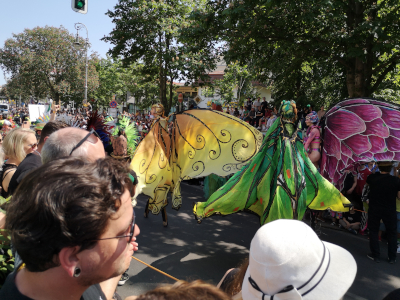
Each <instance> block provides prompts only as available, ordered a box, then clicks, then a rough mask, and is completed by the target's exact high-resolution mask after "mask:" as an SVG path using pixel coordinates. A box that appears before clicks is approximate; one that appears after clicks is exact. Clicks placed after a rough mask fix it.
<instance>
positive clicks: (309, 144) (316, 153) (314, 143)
mask: <svg viewBox="0 0 400 300" xmlns="http://www.w3.org/2000/svg"><path fill="white" fill-rule="evenodd" d="M306 123H309V124H308V125H309V127H308V128H307V131H306V135H305V137H304V142H303V144H304V148H305V150H306V152H307V153H308V157H309V158H310V160H311V161H312V163H313V164H314V165H315V166H316V167H318V162H319V160H320V159H321V154H320V153H321V147H320V143H321V137H320V131H319V130H320V127H319V126H318V125H317V124H318V123H319V118H318V115H317V113H316V112H315V111H313V112H311V113H310V114H308V115H307V116H306ZM310 123H311V124H313V125H310Z"/></svg>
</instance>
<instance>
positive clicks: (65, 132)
mask: <svg viewBox="0 0 400 300" xmlns="http://www.w3.org/2000/svg"><path fill="white" fill-rule="evenodd" d="M71 152H72V153H71ZM66 156H80V157H85V158H86V159H89V160H91V161H95V160H96V159H99V158H104V157H105V152H104V146H103V143H102V142H101V140H100V139H99V138H98V137H97V136H96V135H95V133H94V132H88V131H86V130H83V129H79V128H75V127H68V128H63V129H60V130H58V131H56V132H54V133H53V134H51V135H50V137H49V138H48V139H47V141H46V143H45V144H44V146H43V149H42V162H43V163H44V164H45V163H47V162H49V161H52V160H55V159H58V158H61V157H66Z"/></svg>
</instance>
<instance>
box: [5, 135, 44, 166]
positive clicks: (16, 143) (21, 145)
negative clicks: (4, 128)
mask: <svg viewBox="0 0 400 300" xmlns="http://www.w3.org/2000/svg"><path fill="white" fill-rule="evenodd" d="M36 149H37V140H36V135H35V132H34V131H33V130H30V129H27V128H15V129H13V130H11V131H10V132H9V133H8V134H7V135H6V137H5V138H4V141H3V151H4V155H5V156H6V157H8V158H9V159H10V158H11V159H14V160H16V162H17V163H18V164H19V163H21V161H23V160H24V158H25V156H27V155H28V154H29V153H32V152H33V151H35V150H36Z"/></svg>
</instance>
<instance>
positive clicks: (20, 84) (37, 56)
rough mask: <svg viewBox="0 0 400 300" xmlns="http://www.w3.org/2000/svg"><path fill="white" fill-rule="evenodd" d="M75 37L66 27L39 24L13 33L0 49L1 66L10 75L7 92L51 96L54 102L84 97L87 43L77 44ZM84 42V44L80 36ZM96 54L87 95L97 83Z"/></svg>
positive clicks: (37, 96)
mask: <svg viewBox="0 0 400 300" xmlns="http://www.w3.org/2000/svg"><path fill="white" fill-rule="evenodd" d="M74 41H75V38H74V36H73V35H72V34H70V33H69V32H68V31H67V30H66V29H65V28H63V27H60V28H56V27H49V26H46V27H36V28H34V29H25V30H24V31H23V32H22V33H19V34H13V37H12V38H10V39H8V40H6V41H5V43H4V47H3V48H0V66H1V67H2V69H3V71H4V73H5V75H9V76H10V78H9V82H8V84H7V87H8V88H7V91H8V93H9V94H10V95H13V96H14V97H15V95H21V96H24V97H25V98H28V97H29V96H31V95H32V96H34V97H36V98H44V97H46V96H49V97H51V98H52V99H53V100H55V101H57V102H58V101H59V100H61V101H68V100H74V101H75V102H76V103H78V104H79V103H80V102H81V101H82V100H83V98H84V82H85V57H86V54H85V46H80V47H77V48H76V47H74V46H73V43H74ZM80 42H81V45H84V44H85V41H84V40H83V39H80ZM96 62H97V56H96V55H95V54H92V55H91V58H90V61H89V66H88V94H90V93H92V92H93V91H94V90H95V89H96V88H97V86H98V76H97V72H96V69H95V63H96Z"/></svg>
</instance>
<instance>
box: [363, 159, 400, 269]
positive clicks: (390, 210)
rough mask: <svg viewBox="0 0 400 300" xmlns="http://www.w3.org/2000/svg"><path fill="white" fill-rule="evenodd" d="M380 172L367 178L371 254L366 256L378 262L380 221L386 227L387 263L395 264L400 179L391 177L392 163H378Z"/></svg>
mask: <svg viewBox="0 0 400 300" xmlns="http://www.w3.org/2000/svg"><path fill="white" fill-rule="evenodd" d="M378 166H379V170H380V172H376V173H375V174H371V175H369V176H368V178H367V184H368V185H369V189H370V190H369V194H368V200H369V202H368V205H369V208H368V229H369V246H370V250H371V253H369V254H368V255H367V256H368V258H370V259H372V260H374V261H375V262H380V249H379V237H378V234H379V226H380V221H381V220H382V221H383V223H384V224H385V227H386V233H387V241H388V262H389V263H390V264H394V263H395V262H396V252H397V245H396V244H397V237H396V236H397V212H396V197H398V198H400V178H398V177H395V176H391V175H390V174H389V173H390V171H391V169H392V162H389V161H384V162H379V163H378Z"/></svg>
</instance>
